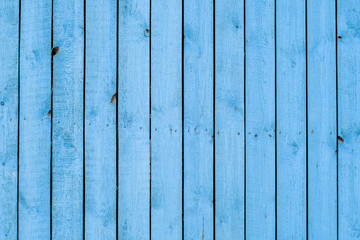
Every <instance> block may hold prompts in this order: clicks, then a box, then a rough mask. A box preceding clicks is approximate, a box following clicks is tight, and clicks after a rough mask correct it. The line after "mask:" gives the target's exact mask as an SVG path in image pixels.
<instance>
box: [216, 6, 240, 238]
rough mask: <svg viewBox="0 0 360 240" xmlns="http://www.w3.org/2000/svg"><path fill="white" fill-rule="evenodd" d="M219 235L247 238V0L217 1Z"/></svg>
mask: <svg viewBox="0 0 360 240" xmlns="http://www.w3.org/2000/svg"><path fill="white" fill-rule="evenodd" d="M215 38H216V41H215V60H216V62H215V78H216V84H215V87H216V90H215V137H216V141H215V144H216V145H215V174H216V175H215V188H216V191H215V192H216V201H215V202H216V213H215V217H216V219H215V226H216V231H215V233H216V236H215V237H216V239H243V238H244V137H245V134H244V3H243V1H238V0H226V1H216V2H215Z"/></svg>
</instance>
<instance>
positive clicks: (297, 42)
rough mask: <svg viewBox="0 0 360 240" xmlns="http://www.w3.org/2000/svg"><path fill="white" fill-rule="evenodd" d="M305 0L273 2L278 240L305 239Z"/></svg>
mask: <svg viewBox="0 0 360 240" xmlns="http://www.w3.org/2000/svg"><path fill="white" fill-rule="evenodd" d="M305 29H306V27H305V1H303V0H294V1H288V0H278V1H276V50H277V51H276V56H277V69H276V76H277V85H276V88H277V96H276V98H277V113H276V114H277V116H276V118H277V237H278V239H305V238H306V44H305V42H306V41H305V39H306V36H305Z"/></svg>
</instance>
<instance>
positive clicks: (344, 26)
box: [337, 0, 360, 239]
mask: <svg viewBox="0 0 360 240" xmlns="http://www.w3.org/2000/svg"><path fill="white" fill-rule="evenodd" d="M337 4H338V5H337V16H338V19H337V24H338V40H337V41H338V94H339V95H338V114H339V115H338V121H339V122H338V131H339V132H338V134H339V136H340V137H341V138H342V139H343V143H341V142H339V143H338V145H339V153H338V154H339V166H338V167H339V168H338V170H339V172H338V174H339V175H338V177H339V200H338V201H339V202H338V204H339V239H359V238H360V171H359V170H360V163H359V159H360V149H359V140H360V138H359V134H360V128H359V125H360V94H359V93H360V85H359V81H360V69H359V64H360V45H359V44H360V40H359V37H360V15H359V14H360V2H359V1H356V0H345V1H338V3H337Z"/></svg>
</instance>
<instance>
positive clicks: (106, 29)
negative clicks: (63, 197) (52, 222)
mask: <svg viewBox="0 0 360 240" xmlns="http://www.w3.org/2000/svg"><path fill="white" fill-rule="evenodd" d="M116 4H117V1H116V0H111V1H107V0H106V1H105V0H101V1H100V0H99V1H86V68H85V72H86V85H85V91H86V92H85V239H116V175H117V173H116V151H117V146H116V106H117V104H116V103H111V99H112V96H113V95H114V94H115V93H116V75H117V74H116V71H117V66H116V59H117V56H116V44H117V43H116V41H117V33H116V31H117V5H116Z"/></svg>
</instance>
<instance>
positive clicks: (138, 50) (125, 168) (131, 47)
mask: <svg viewBox="0 0 360 240" xmlns="http://www.w3.org/2000/svg"><path fill="white" fill-rule="evenodd" d="M119 4H120V6H119V93H118V114H119V115H118V121H119V219H118V220H119V239H149V237H150V142H149V134H150V124H149V122H150V121H149V117H150V115H149V113H150V105H149V104H150V101H149V100H150V96H149V92H150V89H149V86H150V61H149V60H150V47H149V45H150V44H149V41H150V1H149V0H147V1H143V0H125V1H120V2H119Z"/></svg>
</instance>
